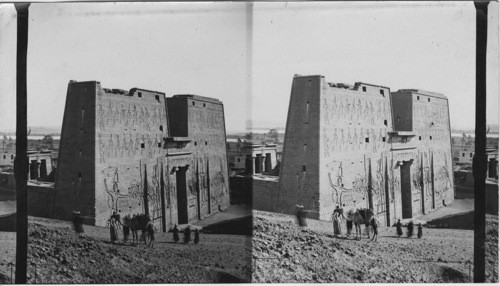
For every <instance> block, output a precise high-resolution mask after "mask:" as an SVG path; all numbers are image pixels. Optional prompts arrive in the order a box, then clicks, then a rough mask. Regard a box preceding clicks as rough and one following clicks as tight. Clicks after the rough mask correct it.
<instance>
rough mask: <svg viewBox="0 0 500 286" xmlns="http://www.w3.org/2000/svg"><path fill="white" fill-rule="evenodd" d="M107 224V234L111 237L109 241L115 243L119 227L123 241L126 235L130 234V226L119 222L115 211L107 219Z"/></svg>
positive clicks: (126, 237)
mask: <svg viewBox="0 0 500 286" xmlns="http://www.w3.org/2000/svg"><path fill="white" fill-rule="evenodd" d="M108 224H109V234H110V238H111V243H116V241H118V229H119V228H120V227H121V228H122V229H123V242H126V241H127V240H128V236H129V234H130V227H129V226H127V225H124V224H123V223H122V222H121V217H120V215H119V214H117V213H116V212H113V214H112V215H111V217H110V218H109V220H108Z"/></svg>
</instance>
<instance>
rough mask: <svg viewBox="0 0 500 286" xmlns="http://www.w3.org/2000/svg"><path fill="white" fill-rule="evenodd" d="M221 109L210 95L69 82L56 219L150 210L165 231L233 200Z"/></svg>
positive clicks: (95, 220)
mask: <svg viewBox="0 0 500 286" xmlns="http://www.w3.org/2000/svg"><path fill="white" fill-rule="evenodd" d="M225 139H226V134H225V123H224V108H223V105H222V103H221V102H220V101H219V100H217V99H213V98H207V97H202V96H196V95H175V96H173V97H171V98H166V97H165V94H164V93H162V92H157V91H151V90H146V89H140V88H133V89H131V90H130V91H124V90H120V89H106V88H104V89H103V88H101V85H100V83H99V82H97V81H88V82H74V81H71V82H70V83H69V86H68V92H67V98H66V107H65V111H64V119H63V126H62V133H61V142H60V149H59V162H58V168H57V175H56V184H55V193H54V196H53V202H51V203H53V209H52V213H51V216H53V217H57V218H62V219H69V218H70V217H71V212H72V211H74V210H75V211H80V212H81V213H82V215H83V216H84V217H85V218H86V219H87V223H90V224H95V225H99V226H104V225H106V222H107V220H108V219H109V217H110V215H111V214H112V212H113V211H116V212H118V213H120V214H121V215H122V216H124V215H126V214H138V213H149V214H150V216H151V217H152V219H153V221H154V223H155V225H156V226H157V227H158V228H159V229H160V230H161V231H167V230H168V229H170V228H171V227H173V225H175V224H185V223H189V222H193V221H195V220H198V219H202V218H204V217H206V216H208V215H210V214H212V213H214V212H219V211H221V210H224V209H225V208H226V207H227V206H228V204H229V187H228V172H227V159H226V144H225Z"/></svg>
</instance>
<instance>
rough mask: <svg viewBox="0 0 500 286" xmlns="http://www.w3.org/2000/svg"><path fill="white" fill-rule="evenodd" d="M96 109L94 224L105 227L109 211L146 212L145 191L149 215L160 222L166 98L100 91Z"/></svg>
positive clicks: (137, 91)
mask: <svg viewBox="0 0 500 286" xmlns="http://www.w3.org/2000/svg"><path fill="white" fill-rule="evenodd" d="M96 108H97V112H96V120H97V126H96V130H95V133H96V138H97V142H96V145H95V147H96V149H95V154H96V160H95V178H96V180H95V188H96V195H95V204H96V206H95V208H96V224H98V225H105V224H106V221H107V220H108V219H109V217H110V215H111V214H112V213H113V211H116V212H118V213H122V215H124V214H134V213H145V205H144V190H145V187H146V186H147V201H148V204H149V205H148V207H149V212H150V215H151V216H152V219H153V221H159V220H160V217H161V216H162V212H161V203H160V190H159V188H160V177H161V165H162V163H163V160H164V150H163V138H164V137H166V136H167V132H166V131H167V116H166V107H165V95H164V94H163V93H160V92H154V91H148V90H142V89H132V90H131V91H130V92H128V93H127V94H126V95H125V94H120V93H112V92H111V91H108V92H106V91H105V90H103V89H102V88H100V87H99V88H98V90H97V98H96Z"/></svg>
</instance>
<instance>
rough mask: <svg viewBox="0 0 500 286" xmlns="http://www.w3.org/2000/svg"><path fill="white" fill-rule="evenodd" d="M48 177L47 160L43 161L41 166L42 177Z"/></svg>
mask: <svg viewBox="0 0 500 286" xmlns="http://www.w3.org/2000/svg"><path fill="white" fill-rule="evenodd" d="M45 176H47V160H42V163H41V164H40V177H45Z"/></svg>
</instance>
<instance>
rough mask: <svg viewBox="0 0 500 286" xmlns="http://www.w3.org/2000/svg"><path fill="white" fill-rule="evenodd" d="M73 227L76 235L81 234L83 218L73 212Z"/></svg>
mask: <svg viewBox="0 0 500 286" xmlns="http://www.w3.org/2000/svg"><path fill="white" fill-rule="evenodd" d="M73 226H74V227H75V232H76V233H83V218H82V215H81V214H80V212H77V211H73Z"/></svg>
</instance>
